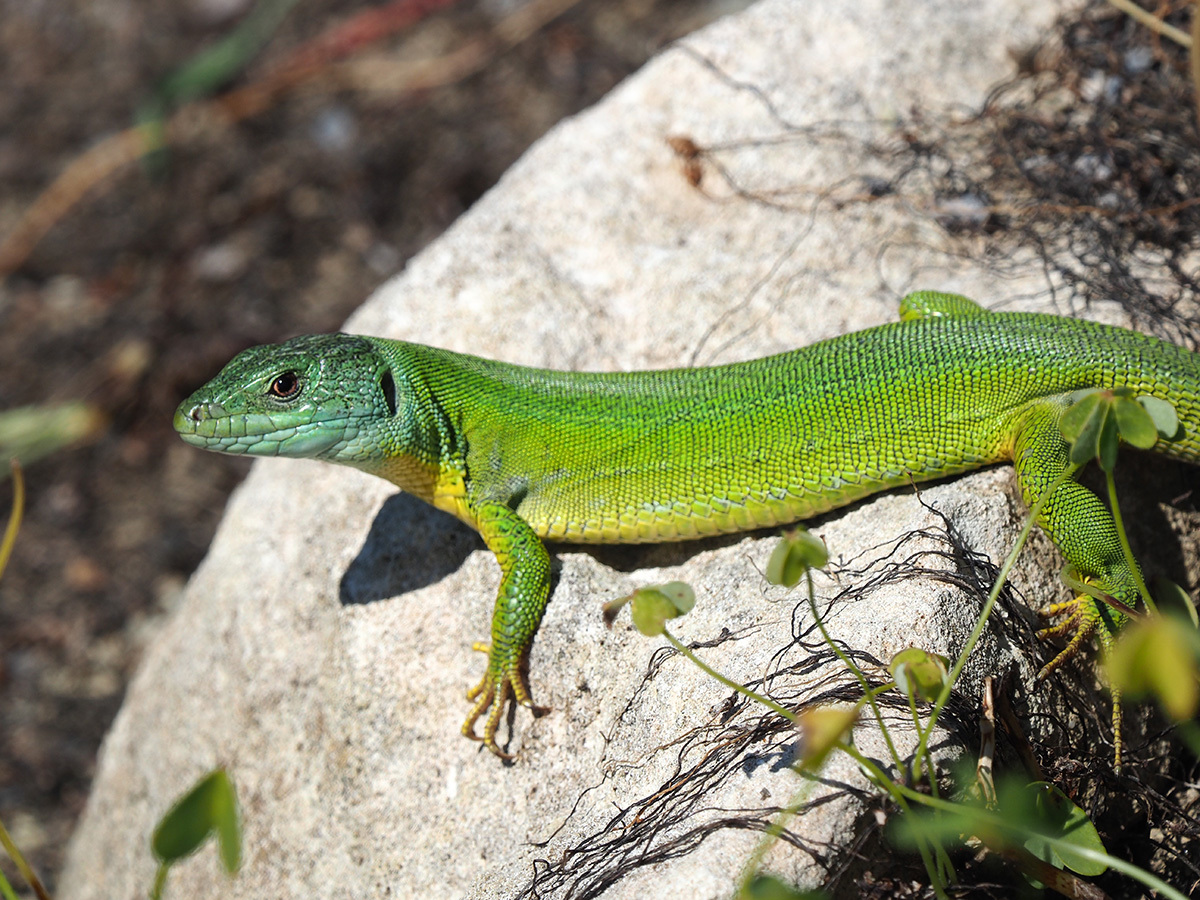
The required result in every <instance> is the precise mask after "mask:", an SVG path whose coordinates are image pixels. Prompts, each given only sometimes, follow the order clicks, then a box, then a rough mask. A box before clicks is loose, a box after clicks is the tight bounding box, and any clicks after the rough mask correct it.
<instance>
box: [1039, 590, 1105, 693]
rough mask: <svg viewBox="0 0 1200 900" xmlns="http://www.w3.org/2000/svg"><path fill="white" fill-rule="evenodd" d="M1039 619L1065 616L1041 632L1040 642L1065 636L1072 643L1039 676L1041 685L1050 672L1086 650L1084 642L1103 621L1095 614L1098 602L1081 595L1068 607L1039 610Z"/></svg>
mask: <svg viewBox="0 0 1200 900" xmlns="http://www.w3.org/2000/svg"><path fill="white" fill-rule="evenodd" d="M1038 615H1040V616H1043V617H1046V618H1056V617H1058V616H1066V618H1065V619H1063V620H1062V621H1061V622H1059V623H1058V624H1056V625H1051V626H1050V627H1048V628H1043V629H1042V630H1041V631H1039V632H1038V633H1037V636H1038V637H1039V638H1040V639H1041V640H1046V639H1047V638H1052V637H1061V636H1063V635H1066V634H1070V635H1071V640H1070V642H1069V643H1068V644H1067V646H1066V647H1064V648H1063V649H1062V651H1060V652H1059V654H1058V655H1057V656H1056V657H1054V659H1052V660H1050V662H1048V663H1046V665H1044V666H1043V667H1042V670H1041V671H1040V672H1038V675H1037V677H1038V681H1042V680H1044V679H1045V678H1047V677H1048V676H1049V675H1050V673H1051V672H1053V671H1054V670H1055V669H1057V668H1058V667H1059V666H1061V665H1062V664H1063V663H1065V662H1066V661H1067V660H1069V659H1071V658H1072V657H1073V656H1075V654H1077V653H1078V652H1079V648H1080V647H1082V646H1083V642H1084V641H1085V640H1087V638H1088V636H1089V635H1091V634H1092V632H1093V631H1095V630H1096V625H1097V623H1099V621H1100V614H1099V613H1098V612H1097V610H1096V605H1095V601H1093V600H1092V598H1091V597H1089V596H1087V595H1086V594H1081V595H1079V596H1077V597H1076V598H1075V599H1074V600H1068V601H1067V602H1066V603H1051V604H1050V605H1049V606H1046V607H1043V608H1042V609H1040V610H1038Z"/></svg>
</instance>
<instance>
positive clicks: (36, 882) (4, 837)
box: [0, 822, 50, 900]
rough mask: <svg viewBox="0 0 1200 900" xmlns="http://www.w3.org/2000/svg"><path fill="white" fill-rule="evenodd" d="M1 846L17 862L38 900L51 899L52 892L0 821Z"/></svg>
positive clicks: (18, 869)
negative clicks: (44, 885) (50, 892)
mask: <svg viewBox="0 0 1200 900" xmlns="http://www.w3.org/2000/svg"><path fill="white" fill-rule="evenodd" d="M0 847H3V848H4V852H5V853H7V854H8V855H9V857H10V858H11V859H12V861H13V862H14V863H16V866H17V871H18V872H20V873H21V877H22V878H24V879H25V880H26V881H27V882H28V883H29V886H30V887H31V888H32V889H33V892H34V894H36V895H37V898H38V900H50V894H49V893H48V892H47V891H46V888H45V887H43V886H42V882H41V880H40V879H39V878H38V877H37V873H35V872H34V871H33V869H32V868H31V867H30V865H29V863H27V862H26V861H25V857H24V856H22V855H21V851H20V850H18V849H17V845H16V844H15V843H13V839H12V838H11V837H10V836H9V834H8V830H7V829H6V828H5V827H4V823H3V822H0Z"/></svg>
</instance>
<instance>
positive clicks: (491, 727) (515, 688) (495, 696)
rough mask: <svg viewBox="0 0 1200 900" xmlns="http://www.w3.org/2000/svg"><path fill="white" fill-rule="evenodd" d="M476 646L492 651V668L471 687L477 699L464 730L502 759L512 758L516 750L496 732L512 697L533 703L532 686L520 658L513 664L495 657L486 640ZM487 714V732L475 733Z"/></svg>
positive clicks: (469, 695)
mask: <svg viewBox="0 0 1200 900" xmlns="http://www.w3.org/2000/svg"><path fill="white" fill-rule="evenodd" d="M472 649H474V650H478V651H480V652H483V653H487V654H488V671H487V673H486V674H485V675H484V676H483V678H482V679H480V682H479V684H477V685H475V687H473V688H471V689H470V690H469V691H467V699H468V700H473V701H474V706H472V707H471V712H470V713H468V715H467V720H466V721H465V722H463V727H462V733H463V734H464V735H465V736H466V737H468V738H470V739H471V740H473V741H482V743H483V746H485V747H487V748H488V750H490V751H491V752H492V753H494V754H496V756H498V757H500V758H501V759H504V760H508V759H512V758H513V757H512V754H510V753H505V752H504V751H503V750H501V749H500V746H499V745H498V744H497V743H496V732H497V730H499V728H500V718H501V717H502V716H503V715H504V710H505V709H506V708H507V706H508V702H509V700H513V701H515V702H516V703H519V704H520V705H521V706H526V707H529V708H531V709H532V708H534V707H533V699H532V698H531V697H530V696H529V688H528V687H527V686H526V684H525V675H524V673H523V672H522V671H521V669H522V667H521V665H520V662H519V661H518V662H517V663H516V664H513V665H504V664H503V662H502V661H498V660H493V659H492V658H491V647H490V646H489V645H487V644H484V643H476V644H474V645H473V647H472ZM484 713H486V714H487V718H485V719H484V721H483V734H482V735H477V734H476V733H475V723H476V722H477V721H479V719H480V717H482V716H483V715H484Z"/></svg>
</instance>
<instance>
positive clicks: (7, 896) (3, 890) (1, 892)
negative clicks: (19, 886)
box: [0, 872, 20, 900]
mask: <svg viewBox="0 0 1200 900" xmlns="http://www.w3.org/2000/svg"><path fill="white" fill-rule="evenodd" d="M0 897H3V898H4V900H20V898H19V897H18V896H17V892H16V891H14V890H13V889H12V885H11V884H9V883H8V879H7V878H5V877H4V873H3V872H0Z"/></svg>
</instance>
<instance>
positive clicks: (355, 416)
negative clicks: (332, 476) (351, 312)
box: [175, 334, 396, 465]
mask: <svg viewBox="0 0 1200 900" xmlns="http://www.w3.org/2000/svg"><path fill="white" fill-rule="evenodd" d="M395 412H396V383H395V380H394V376H393V374H392V370H391V368H390V367H389V366H388V364H387V362H386V361H385V360H384V359H383V358H382V356H380V354H379V352H378V351H377V350H376V348H375V346H374V345H373V344H372V343H371V342H370V341H368V340H367V339H366V338H362V337H357V336H355V335H348V334H319V335H307V336H305V337H297V338H293V339H292V340H290V341H287V342H285V343H283V344H266V345H262V346H259V347H251V348H250V349H249V350H245V351H243V352H242V353H239V354H238V355H237V356H235V357H234V358H233V359H232V360H231V361H230V362H229V364H228V365H226V366H225V368H224V369H222V370H221V372H220V373H219V374H218V375H217V376H216V377H215V378H214V379H213V380H212V381H210V382H208V384H206V385H204V387H202V388H200V389H199V390H198V391H196V392H195V393H194V394H192V395H191V396H190V397H188V398H187V399H186V400H184V401H183V403H181V404H180V405H179V408H178V409H177V410H176V411H175V430H176V431H178V432H179V435H180V437H182V438H183V439H184V441H186V442H187V443H189V444H191V445H192V446H194V447H200V448H202V449H205V450H215V451H217V452H219V453H235V454H247V455H250V456H288V457H303V458H306V459H327V460H332V461H335V462H346V463H350V464H352V465H353V464H354V462H355V461H356V460H358V459H361V458H363V457H364V456H365V455H369V454H370V449H371V447H372V438H373V434H372V432H373V430H374V429H375V428H376V427H377V423H379V422H380V421H385V420H387V419H389V418H390V417H392V416H393V415H394V414H395Z"/></svg>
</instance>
